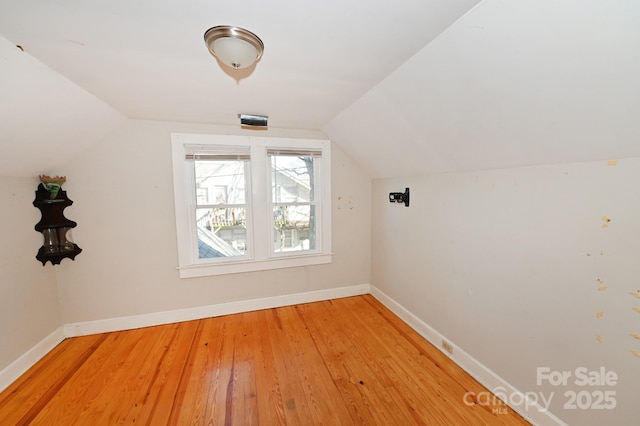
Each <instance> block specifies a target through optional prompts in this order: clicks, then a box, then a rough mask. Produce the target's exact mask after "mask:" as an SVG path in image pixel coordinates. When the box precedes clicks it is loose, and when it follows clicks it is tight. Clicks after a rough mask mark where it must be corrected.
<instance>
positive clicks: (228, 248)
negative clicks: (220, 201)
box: [196, 207, 247, 259]
mask: <svg viewBox="0 0 640 426" xmlns="http://www.w3.org/2000/svg"><path fill="white" fill-rule="evenodd" d="M196 216H197V217H196V224H197V230H198V258H199V259H205V258H213V257H228V256H243V255H244V254H246V250H247V227H246V210H245V209H244V208H242V207H234V208H198V209H196Z"/></svg>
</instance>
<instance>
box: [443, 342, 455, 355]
mask: <svg viewBox="0 0 640 426" xmlns="http://www.w3.org/2000/svg"><path fill="white" fill-rule="evenodd" d="M442 347H443V348H444V350H445V351H447V352H449V353H450V354H451V355H453V346H451V343H449V342H447V341H446V340H443V341H442Z"/></svg>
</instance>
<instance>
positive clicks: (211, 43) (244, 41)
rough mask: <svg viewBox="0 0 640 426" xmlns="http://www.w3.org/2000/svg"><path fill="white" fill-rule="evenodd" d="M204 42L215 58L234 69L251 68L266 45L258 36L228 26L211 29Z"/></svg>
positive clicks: (206, 33) (207, 32)
mask: <svg viewBox="0 0 640 426" xmlns="http://www.w3.org/2000/svg"><path fill="white" fill-rule="evenodd" d="M204 42H205V43H206V45H207V48H208V49H209V52H211V54H212V55H213V56H215V57H216V58H218V60H220V62H222V63H223V64H225V65H228V66H230V67H231V68H234V69H241V68H247V67H250V66H251V65H253V64H254V63H255V62H256V61H257V60H258V59H260V57H261V56H262V52H263V51H264V44H263V43H262V40H260V38H259V37H258V36H257V35H255V34H254V33H252V32H251V31H247V30H245V29H242V28H238V27H231V26H228V25H220V26H217V27H212V28H209V29H208V30H207V31H206V32H205V33H204Z"/></svg>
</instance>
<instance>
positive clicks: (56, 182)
mask: <svg viewBox="0 0 640 426" xmlns="http://www.w3.org/2000/svg"><path fill="white" fill-rule="evenodd" d="M66 181H67V177H66V176H54V177H51V176H47V175H40V182H42V185H44V187H45V188H46V189H47V191H49V198H51V199H54V198H56V197H57V196H58V192H59V191H60V187H61V186H62V184H63V183H65V182H66Z"/></svg>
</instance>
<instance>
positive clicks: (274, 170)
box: [271, 155, 316, 203]
mask: <svg viewBox="0 0 640 426" xmlns="http://www.w3.org/2000/svg"><path fill="white" fill-rule="evenodd" d="M315 160H316V159H315V158H314V157H299V156H291V155H272V156H271V194H272V201H273V202H274V203H299V202H309V201H314V193H313V192H314V191H313V183H314V179H313V176H314V168H315V164H314V162H315Z"/></svg>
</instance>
